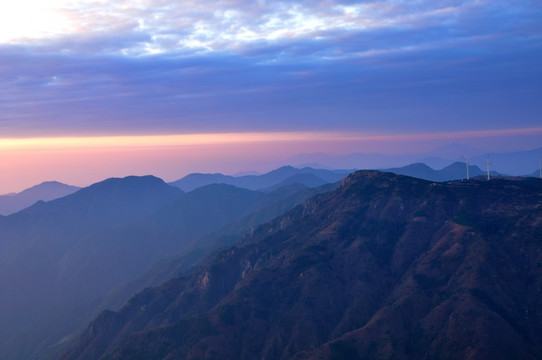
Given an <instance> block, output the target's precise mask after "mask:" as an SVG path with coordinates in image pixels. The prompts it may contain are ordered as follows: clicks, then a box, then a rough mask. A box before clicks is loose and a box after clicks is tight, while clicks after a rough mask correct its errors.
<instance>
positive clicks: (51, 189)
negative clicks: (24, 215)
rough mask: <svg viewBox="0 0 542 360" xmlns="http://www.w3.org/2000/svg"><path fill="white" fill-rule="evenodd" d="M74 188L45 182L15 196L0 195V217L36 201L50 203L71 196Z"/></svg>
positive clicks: (75, 189)
mask: <svg viewBox="0 0 542 360" xmlns="http://www.w3.org/2000/svg"><path fill="white" fill-rule="evenodd" d="M77 190H79V188H78V187H76V186H71V185H66V184H62V183H60V182H58V181H46V182H43V183H41V184H39V185H36V186H32V187H31V188H29V189H26V190H24V191H21V192H20V193H16V194H8V195H0V215H10V214H13V213H16V212H17V211H20V210H22V209H24V208H27V207H29V206H30V205H32V204H34V203H35V202H36V201H39V200H42V201H50V200H54V199H58V198H61V197H64V196H66V195H70V194H73V193H74V192H76V191H77Z"/></svg>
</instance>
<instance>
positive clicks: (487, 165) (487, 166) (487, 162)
mask: <svg viewBox="0 0 542 360" xmlns="http://www.w3.org/2000/svg"><path fill="white" fill-rule="evenodd" d="M491 165H493V164H492V163H490V162H489V155H488V156H487V161H486V169H487V179H488V180H489V167H490V166H491Z"/></svg>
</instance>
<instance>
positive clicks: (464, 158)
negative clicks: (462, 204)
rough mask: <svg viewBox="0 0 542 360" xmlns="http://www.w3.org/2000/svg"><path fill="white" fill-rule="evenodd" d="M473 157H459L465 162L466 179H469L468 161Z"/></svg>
mask: <svg viewBox="0 0 542 360" xmlns="http://www.w3.org/2000/svg"><path fill="white" fill-rule="evenodd" d="M473 157H474V156H471V157H470V158H468V159H467V158H466V157H464V156H461V158H462V159H463V160H465V164H467V180H469V161H471V160H472V158H473Z"/></svg>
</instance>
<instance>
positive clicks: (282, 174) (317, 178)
mask: <svg viewBox="0 0 542 360" xmlns="http://www.w3.org/2000/svg"><path fill="white" fill-rule="evenodd" d="M351 172H352V170H324V169H313V168H310V167H305V168H301V169H298V168H295V167H293V166H283V167H281V168H278V169H275V170H273V171H270V172H268V173H265V174H262V175H243V176H230V175H224V174H220V173H215V174H200V173H194V174H189V175H187V176H185V177H183V178H182V179H179V180H176V181H173V182H170V183H169V184H170V185H172V186H176V187H178V188H179V189H181V190H183V191H191V190H194V189H196V188H198V187H201V186H204V185H209V184H229V185H234V186H237V187H240V188H245V189H249V190H266V191H269V190H272V189H276V188H278V187H281V186H285V185H290V184H295V183H301V184H304V185H307V186H309V187H315V186H319V185H323V184H326V183H333V182H336V181H339V180H342V179H343V178H344V177H345V176H346V175H348V174H349V173H351Z"/></svg>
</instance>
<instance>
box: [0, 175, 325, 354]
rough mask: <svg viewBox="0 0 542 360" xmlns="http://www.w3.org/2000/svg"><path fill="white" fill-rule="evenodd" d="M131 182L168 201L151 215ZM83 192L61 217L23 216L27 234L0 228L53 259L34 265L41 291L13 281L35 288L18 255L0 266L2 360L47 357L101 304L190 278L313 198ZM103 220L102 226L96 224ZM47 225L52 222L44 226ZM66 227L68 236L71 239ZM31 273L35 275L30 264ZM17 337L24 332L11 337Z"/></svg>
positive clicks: (218, 190)
mask: <svg viewBox="0 0 542 360" xmlns="http://www.w3.org/2000/svg"><path fill="white" fill-rule="evenodd" d="M132 180H134V181H135V182H138V183H140V185H142V184H144V183H147V182H149V180H152V181H151V182H153V183H155V185H156V186H159V187H165V189H167V191H172V194H173V195H174V196H173V198H171V199H169V198H168V201H164V202H162V203H161V205H160V206H154V205H153V204H149V203H148V202H149V201H150V198H149V199H146V198H147V195H145V194H142V193H140V192H138V190H137V188H138V186H135V185H134V184H132V182H133V181H132ZM108 184H111V186H110V185H108ZM115 184H116V185H115ZM122 184H124V185H125V186H122ZM105 185H108V186H105ZM113 185H114V186H113ZM125 187H126V188H125ZM321 191H323V190H321ZM81 192H82V195H81V194H79V195H78V198H76V199H71V200H70V199H68V201H62V202H61V205H62V206H61V207H60V208H59V207H58V206H57V205H55V204H52V205H51V204H50V203H43V204H41V205H37V207H39V206H43V207H45V209H48V211H47V212H46V213H43V212H41V210H39V209H36V208H34V209H32V208H31V209H28V212H30V213H32V214H34V215H33V216H34V218H32V217H31V216H30V215H28V214H27V216H30V220H32V219H33V220H32V221H28V222H27V223H24V224H25V225H26V226H25V227H24V228H18V227H17V226H16V225H17V224H18V222H17V221H19V220H20V219H19V218H20V216H19V215H17V216H13V217H7V218H6V219H4V220H6V221H8V223H9V221H14V223H9V224H4V226H3V227H2V225H0V229H8V228H12V238H13V239H15V238H16V237H17V234H19V236H21V235H20V234H22V233H24V232H25V231H27V232H29V233H31V234H35V237H34V242H33V243H32V244H27V245H25V247H26V248H28V249H33V247H34V246H37V245H39V244H43V246H49V247H50V249H49V250H48V251H50V253H51V256H50V258H46V259H41V260H40V262H37V264H42V265H39V266H42V267H43V268H42V270H41V271H42V273H43V275H44V276H46V280H43V282H39V283H32V282H31V283H20V282H19V281H18V276H26V277H25V278H28V279H32V276H35V275H33V271H34V270H33V269H34V268H32V267H30V270H29V271H27V269H28V268H29V266H30V265H29V264H28V263H27V262H25V261H24V260H25V259H24V258H22V259H21V257H20V254H21V251H19V250H17V249H12V250H13V251H14V253H15V256H14V258H13V259H12V260H10V261H9V262H7V263H6V264H4V265H1V264H0V268H4V269H17V272H9V271H7V270H6V271H7V272H6V274H4V275H3V276H4V277H5V280H6V281H7V282H8V284H9V286H7V287H5V291H6V294H8V295H9V296H6V297H5V298H4V299H3V301H5V302H6V304H7V302H10V303H9V304H7V305H6V307H5V309H6V314H7V313H9V315H6V316H7V317H6V318H9V319H11V320H12V322H13V326H10V325H9V324H7V323H6V322H4V324H3V326H0V328H2V329H3V330H5V331H6V334H8V333H10V334H15V336H12V339H11V340H10V341H9V342H8V343H6V344H5V345H4V346H0V358H2V359H20V358H25V359H43V358H47V356H48V355H46V354H49V353H52V354H54V352H55V351H57V350H58V349H59V348H61V347H62V346H63V344H64V343H66V341H68V340H69V338H70V335H71V334H72V333H73V332H79V331H80V330H81V329H82V328H83V327H84V326H85V325H86V324H88V322H89V321H90V320H91V319H92V318H93V317H94V316H95V315H96V314H97V313H98V311H101V310H103V309H104V306H105V304H107V305H108V306H115V304H119V306H120V305H122V304H123V303H124V302H125V301H126V300H127V299H128V298H129V297H130V296H132V295H133V294H134V293H136V292H137V291H140V290H142V289H143V288H144V287H145V286H150V285H156V284H157V283H159V282H162V281H165V280H167V279H169V278H170V277H171V276H174V275H177V274H178V271H180V270H179V269H186V268H188V267H189V266H191V265H193V264H194V263H195V262H197V261H198V260H199V259H201V258H202V257H203V256H206V255H207V254H209V253H211V252H212V251H216V249H218V248H219V247H222V246H225V245H229V244H230V243H231V241H234V240H236V239H238V235H237V237H234V236H232V234H237V233H239V232H242V231H246V230H247V229H248V230H250V227H251V226H255V225H258V224H260V223H262V222H264V221H268V220H270V219H271V218H273V217H275V216H277V215H280V214H281V213H282V212H284V211H285V210H287V209H290V208H291V207H293V206H295V205H296V204H298V203H299V202H301V201H303V200H305V199H307V198H308V197H309V196H311V194H314V193H317V192H318V190H316V189H315V190H313V189H307V188H306V187H304V186H300V185H290V186H287V187H283V188H281V189H277V190H274V191H272V192H270V193H263V192H259V191H251V190H247V189H240V188H236V187H234V186H231V185H224V184H213V185H208V186H204V187H201V188H198V189H196V190H194V191H192V192H190V193H187V194H182V192H181V191H180V190H178V189H176V188H173V187H170V186H169V185H166V184H165V183H163V182H162V181H161V180H159V179H156V178H153V179H145V178H134V179H130V178H127V179H117V180H115V181H109V180H108V181H106V182H105V184H101V183H100V184H96V185H94V186H92V187H91V188H89V189H82V190H81ZM89 194H92V195H89ZM130 194H131V195H130ZM155 195H157V196H158V194H155ZM132 197H133V198H134V199H136V198H137V199H139V200H138V201H140V205H138V202H137V201H135V200H134V202H131V203H130V201H128V202H127V203H123V202H122V201H120V202H119V199H124V198H127V199H132ZM145 199H146V200H145ZM53 205H54V206H53ZM139 206H143V207H144V209H145V210H144V212H139V211H137V208H138V207H139ZM132 207H133V208H132ZM80 208H83V209H80ZM51 209H53V210H54V209H56V210H54V211H53V210H51ZM61 209H62V211H61ZM37 210H39V211H37ZM25 211H26V210H25ZM33 211H37V212H36V213H33ZM115 211H122V212H124V213H123V214H117V213H116V212H115ZM66 213H69V214H70V216H71V218H70V223H67V224H66V223H64V221H65V220H64V219H65V218H66V216H67V215H66ZM102 213H106V214H107V216H106V217H105V218H102V215H101V214H102ZM131 213H133V214H132V215H130V214H131ZM46 215H47V216H50V217H49V218H48V219H43V217H44V216H46ZM15 220H17V221H15ZM32 222H34V225H35V227H32V226H33V225H32ZM7 225H9V226H7ZM226 225H228V227H225V226H226ZM48 226H52V228H49V227H48ZM70 226H74V228H73V229H72V230H73V231H72V230H70ZM222 227H224V230H221V232H220V234H221V235H220V236H219V235H218V234H217V235H215V236H207V237H203V238H202V239H201V240H199V241H197V240H198V238H200V237H202V236H205V235H208V234H211V233H213V232H217V231H219V230H220V229H221V228H222ZM8 244H9V242H8ZM40 246H41V245H40ZM6 248H8V246H6ZM173 254H177V255H176V257H175V258H174V260H175V261H173V259H170V260H169V261H170V262H169V263H165V262H164V261H165V260H164V261H162V262H160V263H159V264H157V265H156V266H154V267H153V268H151V266H152V265H153V263H155V262H156V261H158V260H161V259H163V258H164V257H170V258H171V257H172V255H173ZM160 264H164V265H160ZM31 265H33V266H36V263H34V264H31ZM147 270H149V273H148V275H145V276H142V278H141V279H140V280H138V281H133V282H132V283H130V285H127V286H125V287H122V288H120V289H119V290H118V291H116V292H115V293H113V294H111V296H107V297H106V298H104V299H95V298H96V297H97V296H104V295H105V294H107V293H108V292H109V291H111V290H113V289H115V288H116V287H118V286H119V285H120V284H123V283H125V282H126V281H132V280H134V279H136V278H137V277H138V276H140V275H142V273H144V272H145V271H147ZM10 271H11V270H10ZM171 272H175V274H174V275H173V274H172V273H171ZM83 284H84V285H83ZM21 289H23V290H24V291H21ZM37 294H40V296H37ZM30 295H32V296H30ZM14 299H16V300H17V301H13V300H14ZM0 301H1V300H0ZM1 310H2V308H0V311H1ZM21 314H24V316H27V318H25V319H24V321H21V319H20V318H21V317H22V315H21ZM25 324H26V326H24V325H25ZM25 328H26V329H25ZM17 330H22V331H21V332H20V333H19V334H17V333H18V331H17Z"/></svg>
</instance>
